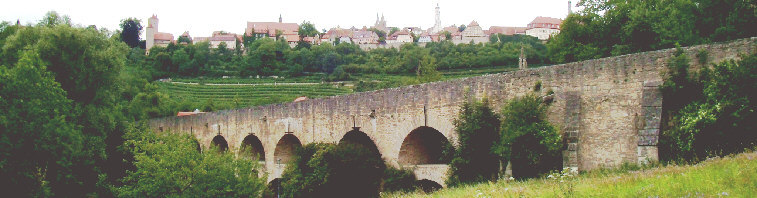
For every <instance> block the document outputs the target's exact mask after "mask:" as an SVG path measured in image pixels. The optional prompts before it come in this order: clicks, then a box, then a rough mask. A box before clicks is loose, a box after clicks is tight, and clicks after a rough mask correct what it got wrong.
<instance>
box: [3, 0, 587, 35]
mask: <svg viewBox="0 0 757 198" xmlns="http://www.w3.org/2000/svg"><path fill="white" fill-rule="evenodd" d="M136 2H138V3H134V4H130V5H125V6H124V7H125V8H124V9H116V10H113V9H112V8H110V7H108V6H109V5H100V4H103V3H94V2H91V1H71V2H66V3H62V2H57V1H53V2H47V3H41V2H11V3H10V6H4V7H5V8H0V10H2V11H1V12H0V13H2V14H0V20H2V21H13V22H15V21H16V20H19V21H20V22H21V23H22V24H29V23H32V24H34V23H36V22H37V21H39V20H40V19H41V18H42V16H43V15H44V14H45V13H46V12H48V11H51V10H52V11H56V12H58V13H59V14H63V15H68V16H70V17H71V19H72V21H73V23H74V24H80V25H82V26H88V25H96V26H97V27H99V28H107V29H109V30H116V29H119V27H118V24H119V22H120V20H121V19H124V18H128V17H135V18H137V19H140V20H141V21H142V25H143V27H145V28H146V27H147V19H148V18H149V17H151V16H152V15H156V16H158V17H160V19H161V32H167V33H172V34H174V35H177V36H178V35H180V34H181V33H183V32H185V31H188V32H189V33H190V35H192V36H208V35H211V34H212V32H214V31H226V32H232V33H243V32H244V27H245V24H246V23H247V22H264V21H270V22H273V21H278V18H279V15H281V17H282V18H283V21H284V22H288V23H297V24H300V23H302V22H303V21H310V22H311V23H313V24H315V26H316V28H317V29H318V30H319V31H321V30H323V29H326V30H328V29H330V28H335V27H341V28H350V27H353V26H354V27H356V28H362V27H363V26H365V27H370V26H372V25H373V24H374V22H375V20H376V15H377V14H378V15H379V17H380V16H381V15H382V14H383V16H384V17H385V18H386V21H387V26H389V27H399V28H402V27H420V28H422V29H426V28H430V27H432V26H433V25H434V8H435V7H436V4H437V3H438V4H439V6H440V8H441V21H442V26H445V27H446V26H450V25H456V26H459V25H463V24H464V25H467V24H468V23H470V22H471V21H473V20H475V21H477V22H478V23H479V24H481V26H482V27H484V28H485V29H488V28H489V27H490V26H525V25H526V24H528V23H529V22H531V20H533V19H534V17H537V16H544V17H553V18H560V19H564V18H565V17H566V16H567V13H568V1H564V0H535V1H527V2H526V1H501V2H486V1H476V0H472V1H465V2H461V1H438V0H433V1H418V2H416V1H412V2H403V1H393V0H390V1H384V3H382V4H376V5H372V6H364V5H361V6H363V7H365V8H356V7H360V6H358V5H354V3H352V4H351V3H350V1H341V0H336V1H320V2H319V3H318V4H319V5H312V3H310V2H300V1H295V2H297V3H292V4H275V3H267V2H261V3H256V4H252V3H249V2H240V3H230V5H233V6H232V7H228V6H227V7H226V8H228V9H226V10H222V9H218V10H214V9H212V6H214V5H219V4H218V3H209V4H208V5H203V4H201V3H195V4H193V3H186V4H183V5H179V4H178V3H175V2H148V1H136ZM575 2H576V1H573V4H574V5H575ZM31 3H33V4H35V5H34V6H29V5H26V4H31ZM400 3H401V5H404V6H392V5H400ZM140 5H142V6H143V5H153V6H149V8H142V7H139V6H140ZM326 5H332V6H326ZM135 6H136V7H135ZM209 6H210V7H209ZM28 7H33V8H34V9H33V10H29V9H25V8H28ZM260 7H266V8H268V9H260ZM19 8H21V9H19ZM245 8H249V9H245ZM579 9H580V8H576V7H575V6H573V10H574V11H576V10H579ZM177 10H181V11H177ZM243 10H250V11H243ZM198 12H204V13H206V14H197V13H198ZM144 37H145V32H144V30H143V32H142V38H143V39H144Z"/></svg>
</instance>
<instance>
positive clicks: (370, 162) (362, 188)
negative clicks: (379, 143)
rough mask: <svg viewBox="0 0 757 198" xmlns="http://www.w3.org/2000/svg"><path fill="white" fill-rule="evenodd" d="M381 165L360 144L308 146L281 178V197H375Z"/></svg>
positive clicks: (300, 149)
mask: <svg viewBox="0 0 757 198" xmlns="http://www.w3.org/2000/svg"><path fill="white" fill-rule="evenodd" d="M385 168H386V167H385V164H384V161H383V160H382V159H381V157H380V155H378V153H376V152H375V151H373V150H371V149H369V148H366V147H365V146H362V145H359V144H351V143H346V142H345V143H340V144H339V145H335V144H329V143H311V144H307V145H305V146H303V147H301V148H299V149H298V150H297V155H296V157H295V159H294V160H292V161H291V162H290V163H288V164H287V167H286V168H285V170H284V173H283V174H282V182H281V187H282V190H283V192H282V194H283V196H284V197H378V195H379V188H380V185H381V179H382V175H383V173H384V169H385Z"/></svg>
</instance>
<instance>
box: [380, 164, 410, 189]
mask: <svg viewBox="0 0 757 198" xmlns="http://www.w3.org/2000/svg"><path fill="white" fill-rule="evenodd" d="M383 180H384V181H383V185H382V190H383V191H384V192H395V191H401V192H410V191H413V190H415V186H414V185H415V180H416V178H415V174H413V172H412V171H410V170H407V169H398V168H394V166H386V169H385V170H384V178H383Z"/></svg>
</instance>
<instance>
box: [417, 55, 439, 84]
mask: <svg viewBox="0 0 757 198" xmlns="http://www.w3.org/2000/svg"><path fill="white" fill-rule="evenodd" d="M415 74H416V75H417V77H418V81H420V82H421V83H427V82H435V81H439V80H441V79H442V74H441V72H439V71H437V70H436V59H435V58H434V57H433V56H430V55H424V56H423V58H421V61H420V63H419V65H418V69H417V70H416V72H415Z"/></svg>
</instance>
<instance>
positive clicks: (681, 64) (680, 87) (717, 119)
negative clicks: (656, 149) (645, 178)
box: [660, 49, 757, 161]
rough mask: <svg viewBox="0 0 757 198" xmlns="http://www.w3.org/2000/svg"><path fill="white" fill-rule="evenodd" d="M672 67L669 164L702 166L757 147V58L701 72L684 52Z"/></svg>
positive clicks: (665, 148)
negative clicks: (692, 66) (715, 158)
mask: <svg viewBox="0 0 757 198" xmlns="http://www.w3.org/2000/svg"><path fill="white" fill-rule="evenodd" d="M700 58H701V57H700ZM668 65H669V71H670V72H669V73H668V76H667V78H666V81H665V83H664V84H663V87H662V91H663V94H664V97H665V100H664V101H663V110H664V112H665V115H667V116H668V117H666V118H667V119H668V122H666V123H663V124H664V126H663V128H664V130H663V132H662V135H661V144H660V145H661V146H662V147H661V158H663V160H668V161H670V160H673V161H676V160H684V161H696V160H699V159H703V158H706V157H710V156H716V155H717V156H722V155H727V154H731V153H738V152H741V151H743V150H744V149H746V148H752V147H754V146H755V144H757V133H755V131H757V123H756V122H754V121H755V120H757V113H756V112H755V111H757V92H755V90H757V54H752V55H748V56H744V57H743V59H742V60H741V61H738V62H736V61H733V60H730V61H724V62H721V63H718V64H714V65H712V68H711V69H710V67H704V68H701V69H700V70H699V71H696V70H693V69H690V68H689V59H688V57H686V55H685V54H684V53H682V50H680V49H679V50H677V52H676V56H675V57H673V58H672V59H671V63H670V64H668Z"/></svg>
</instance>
